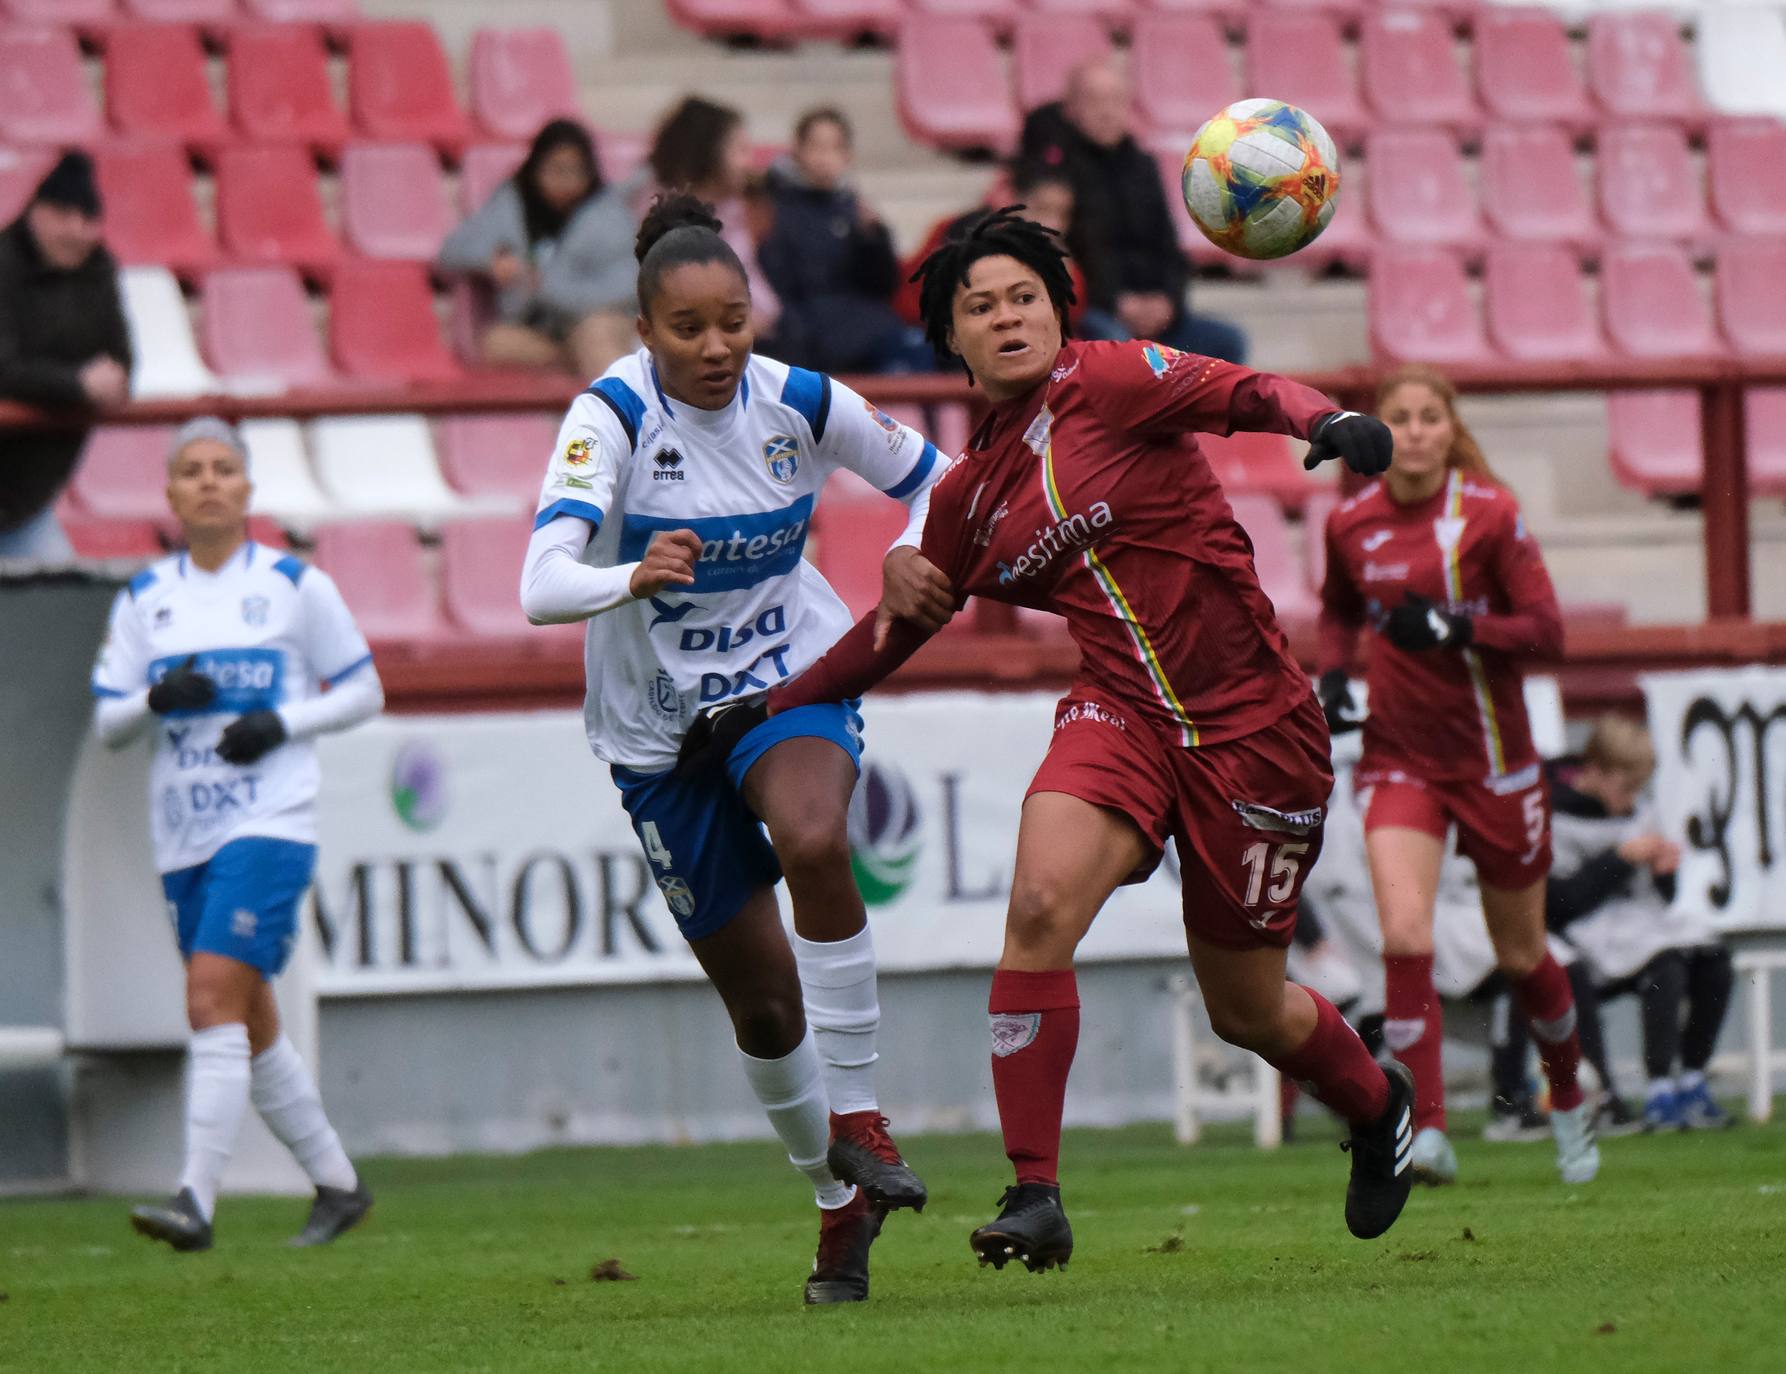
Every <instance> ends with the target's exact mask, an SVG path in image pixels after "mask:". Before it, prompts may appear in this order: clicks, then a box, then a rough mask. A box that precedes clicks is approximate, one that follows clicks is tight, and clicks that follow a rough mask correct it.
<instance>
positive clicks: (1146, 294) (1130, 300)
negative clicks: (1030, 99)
mask: <svg viewBox="0 0 1786 1374" xmlns="http://www.w3.org/2000/svg"><path fill="white" fill-rule="evenodd" d="M1132 110H1133V100H1132V98H1131V93H1130V90H1129V80H1128V77H1127V75H1126V74H1125V73H1124V71H1123V69H1122V67H1121V66H1120V65H1119V64H1118V63H1117V62H1116V60H1115V59H1114V58H1111V57H1096V58H1091V59H1088V60H1087V61H1085V62H1083V63H1081V64H1080V65H1079V66H1077V67H1075V68H1074V69H1073V72H1072V74H1071V76H1070V77H1069V78H1068V81H1067V94H1066V99H1065V100H1061V101H1055V102H1052V103H1050V104H1047V105H1042V106H1039V107H1038V108H1036V109H1034V110H1032V111H1031V112H1030V113H1029V116H1028V117H1027V118H1026V119H1025V120H1024V122H1023V138H1022V142H1021V152H1020V156H1021V157H1022V158H1023V159H1024V160H1025V161H1035V162H1040V163H1042V164H1044V165H1046V166H1050V167H1059V168H1061V169H1062V170H1063V171H1065V172H1066V173H1067V175H1068V177H1069V178H1071V180H1072V183H1073V190H1074V198H1073V223H1072V228H1071V230H1070V231H1069V233H1068V235H1067V242H1068V244H1069V246H1070V247H1071V248H1072V250H1073V256H1074V257H1075V258H1076V259H1077V260H1078V261H1079V264H1080V265H1081V266H1082V267H1083V268H1084V269H1085V275H1086V279H1087V281H1088V282H1089V283H1090V288H1091V290H1090V296H1089V300H1088V302H1087V304H1088V306H1089V307H1090V308H1089V309H1088V310H1087V311H1086V315H1085V319H1084V321H1083V323H1082V327H1081V332H1082V333H1083V334H1085V335H1086V336H1087V337H1089V338H1094V339H1133V338H1145V339H1153V340H1155V341H1156V342H1159V343H1163V344H1168V345H1170V346H1171V347H1173V348H1180V349H1183V350H1185V351H1186V352H1188V353H1202V354H1206V355H1207V356H1209V357H1212V358H1225V359H1227V360H1228V361H1229V362H1235V363H1240V362H1245V361H1246V336H1245V335H1244V334H1242V333H1241V332H1240V330H1238V329H1237V328H1235V327H1234V326H1233V325H1231V324H1228V323H1227V322H1226V321H1223V320H1217V319H1213V318H1211V317H1209V316H1206V315H1193V314H1191V312H1190V307H1189V304H1188V296H1187V291H1188V288H1189V283H1190V268H1189V264H1187V263H1186V261H1185V258H1184V254H1183V253H1181V252H1180V251H1179V249H1178V231H1177V228H1176V227H1175V226H1174V224H1173V222H1172V213H1171V209H1170V207H1169V206H1168V205H1167V204H1166V192H1165V188H1164V187H1163V186H1162V185H1161V183H1160V170H1159V167H1158V165H1157V164H1156V163H1155V162H1154V159H1153V157H1152V155H1151V154H1149V153H1148V152H1147V150H1146V149H1145V148H1143V147H1142V146H1141V145H1140V144H1139V143H1138V142H1136V140H1135V135H1134V132H1133V130H1132V128H1131V118H1132Z"/></svg>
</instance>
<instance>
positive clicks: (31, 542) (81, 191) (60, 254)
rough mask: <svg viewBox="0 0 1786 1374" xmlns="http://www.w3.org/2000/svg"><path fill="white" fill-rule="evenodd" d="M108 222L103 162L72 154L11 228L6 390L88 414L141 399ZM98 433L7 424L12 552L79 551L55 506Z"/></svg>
mask: <svg viewBox="0 0 1786 1374" xmlns="http://www.w3.org/2000/svg"><path fill="white" fill-rule="evenodd" d="M101 229H102V224H101V219H100V203H99V187H98V184H97V182H96V181H95V179H94V175H93V161H92V159H91V158H89V157H88V156H87V155H86V154H85V153H81V152H70V153H67V154H65V155H64V156H63V157H62V160H61V161H59V162H58V163H57V164H56V165H55V166H54V167H53V168H51V170H50V173H49V175H48V176H46V177H45V178H44V179H43V181H42V183H41V184H40V185H39V186H38V188H37V190H36V191H35V192H33V193H32V196H31V201H30V204H28V205H27V206H26V207H25V211H24V213H23V214H21V215H20V216H19V217H18V219H16V220H14V221H13V222H12V223H11V224H10V225H8V226H7V228H6V229H5V231H4V232H0V397H3V398H5V399H7V400H12V401H23V402H25V403H26V404H28V405H34V406H41V407H43V408H44V409H45V410H53V411H82V412H88V413H91V412H94V411H100V410H105V409H107V408H109V407H111V406H117V405H122V404H123V403H124V402H125V401H126V400H128V399H129V397H130V363H131V357H130V335H129V332H128V330H127V329H126V328H125V324H124V307H123V305H122V303H121V302H120V300H119V296H118V264H117V263H116V262H115V261H114V260H113V259H112V255H111V254H110V253H109V252H107V251H106V248H105V245H104V244H103V243H102V242H101V241H100V234H101ZM86 439H87V430H86V428H85V427H83V426H76V427H74V428H66V429H54V430H49V429H42V430H21V429H5V430H0V558H30V559H37V560H40V561H45V562H53V561H58V560H64V559H67V558H70V557H72V556H73V550H72V549H70V547H69V545H68V540H67V538H66V537H65V536H64V535H63V533H62V528H61V526H60V525H59V524H57V522H56V516H55V512H54V510H53V509H52V508H51V507H52V504H53V503H54V501H55V499H56V493H57V492H59V491H61V489H62V487H63V485H64V484H65V483H66V482H67V481H68V477H69V474H70V473H72V472H73V471H74V467H75V464H76V462H77V461H79V459H80V454H81V446H82V444H84V443H85V442H86Z"/></svg>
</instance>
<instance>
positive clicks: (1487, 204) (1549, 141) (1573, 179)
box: [1480, 124, 1603, 252]
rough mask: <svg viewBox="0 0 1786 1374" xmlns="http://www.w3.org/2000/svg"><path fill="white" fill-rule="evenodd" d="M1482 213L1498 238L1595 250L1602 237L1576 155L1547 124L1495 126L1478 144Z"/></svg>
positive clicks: (1564, 136)
mask: <svg viewBox="0 0 1786 1374" xmlns="http://www.w3.org/2000/svg"><path fill="white" fill-rule="evenodd" d="M1480 171H1481V177H1482V208H1483V210H1484V212H1485V213H1486V214H1487V216H1488V224H1489V228H1490V229H1491V230H1493V231H1494V232H1495V233H1496V234H1498V235H1499V236H1500V237H1502V238H1507V239H1519V240H1524V241H1528V242H1542V243H1566V244H1568V245H1569V246H1570V247H1572V248H1574V249H1575V250H1576V251H1578V252H1586V251H1589V250H1592V249H1595V248H1598V247H1599V244H1600V240H1601V237H1602V234H1603V231H1602V229H1601V227H1600V221H1599V220H1598V219H1597V218H1596V217H1595V215H1594V210H1593V206H1592V205H1591V204H1590V203H1589V201H1588V197H1587V192H1586V191H1585V190H1583V189H1582V184H1581V178H1580V177H1579V176H1578V175H1577V174H1576V171H1575V150H1574V149H1573V148H1571V147H1570V146H1569V139H1568V137H1567V136H1566V135H1565V134H1564V133H1563V131H1562V130H1561V129H1559V128H1555V127H1553V126H1551V125H1547V124H1525V125H1514V124H1497V125H1495V126H1494V127H1492V128H1490V129H1489V130H1488V132H1487V133H1486V134H1484V135H1483V139H1482V161H1481V164H1480Z"/></svg>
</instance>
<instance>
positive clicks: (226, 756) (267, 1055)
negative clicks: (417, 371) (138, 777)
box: [93, 419, 384, 1250]
mask: <svg viewBox="0 0 1786 1374" xmlns="http://www.w3.org/2000/svg"><path fill="white" fill-rule="evenodd" d="M251 490H252V487H251V485H250V482H249V479H248V460H247V451H246V450H245V449H244V448H243V446H242V441H241V439H240V437H239V436H238V435H237V434H236V431H235V430H234V429H233V428H232V427H230V426H229V425H227V424H225V423H223V422H222V421H220V420H212V419H202V420H194V421H192V422H191V423H189V424H187V425H186V426H185V427H184V428H182V429H181V430H180V432H179V433H178V434H177V435H176V436H175V439H174V446H173V450H172V452H171V453H170V455H169V458H168V482H167V499H168V505H169V507H171V508H172V510H173V513H174V515H175V516H176V517H177V518H178V520H179V522H180V526H181V529H182V530H183V531H184V533H185V536H186V545H187V548H186V551H185V552H183V553H179V554H175V555H172V556H170V557H168V558H164V559H162V560H161V561H160V562H158V563H156V564H154V565H152V566H151V567H149V568H147V569H145V570H144V571H143V572H141V573H138V574H137V575H136V577H134V578H132V579H131V582H130V585H129V586H128V587H126V588H125V589H124V590H123V591H121V592H119V594H118V599H117V601H116V603H115V604H114V605H113V607H112V618H111V627H110V630H109V632H108V634H107V638H106V642H105V646H104V647H103V648H102V649H101V650H100V654H99V662H98V665H97V666H96V667H95V669H94V672H93V693H94V695H95V696H96V697H97V698H98V699H99V701H98V707H97V710H96V712H95V725H96V728H97V729H98V732H99V735H100V737H101V738H102V739H103V740H104V741H105V742H106V743H107V744H109V745H111V746H112V747H113V748H117V747H120V746H122V745H124V744H126V743H128V742H130V741H131V740H133V739H135V738H137V737H138V736H140V735H141V734H142V733H143V732H144V731H145V730H150V729H152V730H153V731H154V734H155V753H154V759H153V762H152V763H151V765H150V771H149V792H150V796H149V817H150V829H151V832H152V835H153V839H154V845H155V862H156V867H157V868H158V869H159V870H160V871H161V882H162V888H163V890H164V892H165V893H166V895H167V900H168V905H169V909H170V914H171V915H172V917H173V920H174V926H175V932H176V935H177V937H178V939H179V943H180V954H181V957H182V958H183V959H185V961H186V1010H187V1018H188V1020H189V1022H190V1024H191V1026H192V1044H191V1050H190V1060H189V1078H188V1084H187V1099H186V1164H185V1168H184V1170H183V1172H182V1173H181V1175H180V1185H179V1190H178V1191H177V1192H176V1193H175V1195H174V1197H173V1198H172V1199H171V1200H170V1201H169V1202H168V1203H166V1204H165V1205H160V1206H152V1207H138V1208H137V1209H135V1210H134V1211H133V1212H132V1213H131V1224H132V1225H133V1226H135V1228H136V1229H137V1230H138V1231H140V1232H142V1233H143V1234H144V1235H147V1236H151V1237H153V1238H155V1239H157V1240H165V1241H167V1242H168V1243H169V1244H170V1245H172V1246H173V1247H174V1248H175V1249H176V1250H204V1249H208V1248H209V1247H210V1244H211V1237H212V1214H213V1211H214V1209H215V1206H216V1200H217V1187H218V1182H219V1180H220V1179H221V1178H222V1176H223V1171H224V1167H225V1165H227V1164H228V1162H229V1156H230V1150H231V1148H232V1147H233V1145H234V1143H235V1138H236V1130H237V1127H238V1126H239V1125H240V1124H241V1120H242V1111H243V1109H244V1108H245V1107H246V1106H247V1105H248V1103H249V1102H250V1100H252V1101H253V1103H254V1106H255V1109H256V1110H257V1111H258V1112H259V1113H260V1114H261V1117H262V1119H263V1120H265V1121H266V1123H267V1125H268V1126H269V1127H270V1128H271V1130H272V1132H273V1134H274V1135H275V1136H277V1137H278V1138H279V1139H280V1140H281V1141H282V1142H284V1144H285V1145H286V1146H287V1147H288V1148H289V1149H290V1150H291V1152H292V1153H293V1155H295V1156H296V1157H297V1160H298V1162H299V1163H300V1164H302V1165H303V1166H304V1169H305V1171H306V1172H307V1173H308V1174H309V1175H310V1178H311V1181H312V1182H314V1183H315V1185H316V1200H315V1202H314V1203H313V1204H312V1206H311V1210H310V1218H309V1221H308V1222H307V1223H306V1225H305V1227H304V1229H303V1231H302V1232H301V1233H300V1234H299V1235H298V1237H297V1238H296V1240H295V1241H294V1242H293V1243H294V1244H298V1245H319V1244H322V1243H324V1242H326V1241H330V1240H333V1239H334V1238H335V1237H336V1236H338V1235H340V1234H341V1232H343V1231H345V1230H346V1229H347V1228H348V1227H350V1226H352V1225H353V1224H354V1223H355V1222H357V1221H359V1220H360V1218H361V1217H363V1216H365V1214H366V1212H367V1210H368V1209H370V1207H371V1206H372V1195H371V1193H369V1192H368V1191H367V1190H366V1187H365V1185H364V1184H363V1183H361V1182H360V1180H359V1177H358V1175H357V1174H356V1173H355V1171H354V1167H353V1165H352V1163H350V1162H349V1160H348V1158H347V1155H346V1153H345V1152H344V1151H343V1150H342V1148H341V1141H340V1139H339V1138H338V1137H337V1136H336V1134H335V1130H334V1128H333V1127H332V1126H331V1125H330V1124H329V1120H328V1117H327V1116H326V1115H324V1113H323V1107H322V1099H321V1097H320V1096H319V1095H318V1093H317V1090H316V1084H315V1082H314V1080H313V1079H312V1078H311V1076H310V1073H309V1071H308V1070H307V1069H306V1068H305V1066H304V1062H303V1060H302V1059H300V1058H299V1057H298V1052H297V1050H296V1049H295V1048H294V1047H293V1046H292V1043H291V1041H290V1040H288V1039H287V1038H286V1037H285V1036H284V1035H283V1034H282V1033H281V1031H280V1028H279V1009H278V1006H277V1004H276V1003H275V1002H274V1000H273V990H272V987H271V985H270V980H271V979H272V978H273V977H275V976H276V975H277V974H278V973H279V972H280V970H282V969H283V968H284V967H285V964H286V960H287V959H288V958H289V957H290V955H291V951H292V948H293V946H294V945H295V944H296V941H297V936H298V930H297V913H298V902H299V901H300V899H301V898H302V897H303V895H304V892H305V891H306V890H307V889H308V888H309V886H310V875H311V872H312V870H313V869H314V867H315V863H316V817H315V801H316V790H317V782H318V770H317V762H316V750H315V746H314V745H313V744H312V743H311V741H312V740H313V739H314V738H315V737H316V736H317V735H319V734H323V733H325V732H327V731H331V730H344V729H346V728H347V727H348V726H351V725H356V724H358V723H359V722H360V721H363V720H365V719H366V718H367V717H369V716H374V715H376V714H378V711H379V710H380V708H381V707H382V706H383V705H384V690H383V688H382V686H381V685H380V683H379V680H378V673H377V670H376V669H374V667H373V666H372V655H371V653H370V652H369V651H368V650H367V647H366V640H365V637H364V636H363V635H362V634H361V633H360V631H359V628H358V627H357V626H356V625H355V624H354V622H353V617H352V616H351V615H350V614H349V613H348V610H347V607H346V605H345V604H344V603H343V602H342V600H341V594H340V592H338V591H337V590H336V589H335V584H334V583H333V582H331V581H330V580H329V578H328V576H327V575H326V574H324V573H322V572H319V571H318V570H316V569H315V568H310V567H306V566H305V565H304V564H303V563H301V562H299V561H298V560H297V559H296V558H293V557H291V556H290V555H289V554H281V553H279V552H278V551H277V550H273V549H266V548H262V547H261V546H259V545H257V544H256V543H254V542H253V541H252V540H251V539H249V538H248V524H247V513H248V497H249V493H250V491H251ZM325 684H326V685H327V688H328V690H327V691H324V690H323V687H324V685H325Z"/></svg>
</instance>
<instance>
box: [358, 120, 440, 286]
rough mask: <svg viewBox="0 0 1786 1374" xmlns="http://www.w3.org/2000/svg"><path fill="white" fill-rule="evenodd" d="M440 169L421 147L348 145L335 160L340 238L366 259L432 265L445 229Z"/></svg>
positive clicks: (420, 145) (429, 153)
mask: <svg viewBox="0 0 1786 1374" xmlns="http://www.w3.org/2000/svg"><path fill="white" fill-rule="evenodd" d="M450 227H451V226H450V224H449V222H448V218H447V203H446V193H445V191H444V189H443V188H442V186H441V181H440V163H439V161H438V160H437V159H436V158H435V156H434V150H433V149H432V148H430V147H428V146H427V145H426V144H424V143H350V144H348V145H347V148H346V149H345V151H343V152H342V154H341V234H342V237H343V238H345V239H346V240H347V244H348V246H349V247H350V248H352V249H353V250H354V251H355V252H357V253H363V254H365V255H366V256H367V257H369V258H396V259H399V260H403V261H409V262H432V261H433V260H434V257H435V255H436V254H437V253H438V252H439V251H440V244H441V240H442V239H444V238H445V237H446V235H447V230H448V229H449V228H450Z"/></svg>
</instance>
